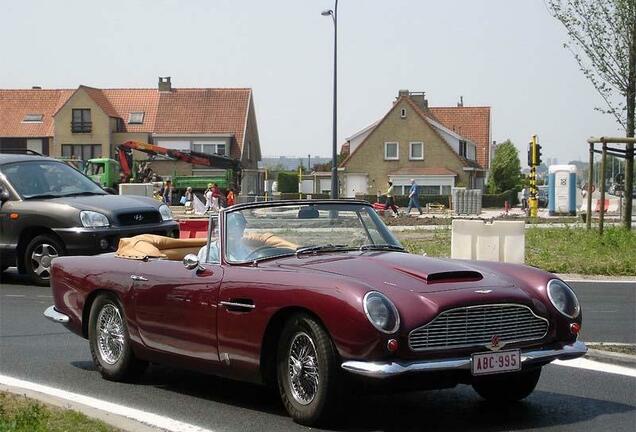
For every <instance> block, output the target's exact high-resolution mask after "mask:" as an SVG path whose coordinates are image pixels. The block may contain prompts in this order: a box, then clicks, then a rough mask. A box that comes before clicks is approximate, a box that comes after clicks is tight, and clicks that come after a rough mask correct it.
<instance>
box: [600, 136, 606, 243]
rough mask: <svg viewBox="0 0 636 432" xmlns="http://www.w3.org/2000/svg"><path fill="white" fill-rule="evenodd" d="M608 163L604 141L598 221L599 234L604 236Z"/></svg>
mask: <svg viewBox="0 0 636 432" xmlns="http://www.w3.org/2000/svg"><path fill="white" fill-rule="evenodd" d="M606 161H607V143H606V142H605V141H603V153H602V155H601V172H600V174H601V177H600V178H601V179H600V181H599V185H598V186H599V188H600V189H601V205H600V208H599V210H600V214H599V220H598V233H599V234H600V235H603V222H604V220H605V162H606Z"/></svg>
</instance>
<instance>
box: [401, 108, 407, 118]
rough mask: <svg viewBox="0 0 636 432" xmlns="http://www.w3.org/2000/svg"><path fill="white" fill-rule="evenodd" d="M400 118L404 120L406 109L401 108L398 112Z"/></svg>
mask: <svg viewBox="0 0 636 432" xmlns="http://www.w3.org/2000/svg"><path fill="white" fill-rule="evenodd" d="M400 118H406V109H404V108H402V109H401V110H400Z"/></svg>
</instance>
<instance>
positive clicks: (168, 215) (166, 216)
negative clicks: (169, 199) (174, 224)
mask: <svg viewBox="0 0 636 432" xmlns="http://www.w3.org/2000/svg"><path fill="white" fill-rule="evenodd" d="M159 214H161V220H162V221H163V222H165V221H171V220H172V219H173V218H172V211H171V210H170V207H168V206H167V205H165V204H161V205H160V206H159Z"/></svg>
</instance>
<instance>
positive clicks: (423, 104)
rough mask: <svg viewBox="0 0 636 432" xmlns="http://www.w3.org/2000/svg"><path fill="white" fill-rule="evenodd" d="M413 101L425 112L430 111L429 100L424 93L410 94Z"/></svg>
mask: <svg viewBox="0 0 636 432" xmlns="http://www.w3.org/2000/svg"><path fill="white" fill-rule="evenodd" d="M409 96H410V97H411V100H412V101H413V102H415V103H416V104H417V106H419V107H420V108H422V109H423V110H424V111H427V110H428V99H426V93H424V92H411V93H410V94H409Z"/></svg>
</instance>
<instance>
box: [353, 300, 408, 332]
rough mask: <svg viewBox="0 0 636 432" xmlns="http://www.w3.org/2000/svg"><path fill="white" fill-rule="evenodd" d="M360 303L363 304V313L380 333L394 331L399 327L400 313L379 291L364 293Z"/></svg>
mask: <svg viewBox="0 0 636 432" xmlns="http://www.w3.org/2000/svg"><path fill="white" fill-rule="evenodd" d="M362 305H363V306H364V314H365V315H366V316H367V319H368V320H369V322H370V323H371V325H373V327H375V328H376V329H378V330H379V331H381V332H382V333H386V334H391V333H395V332H396V331H397V330H398V329H399V328H400V314H399V313H398V310H397V308H396V307H395V305H394V304H393V302H392V301H391V300H389V299H388V297H387V296H385V295H384V294H382V293H381V292H378V291H369V292H368V293H366V294H365V295H364V299H363V300H362ZM383 314H384V316H383Z"/></svg>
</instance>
